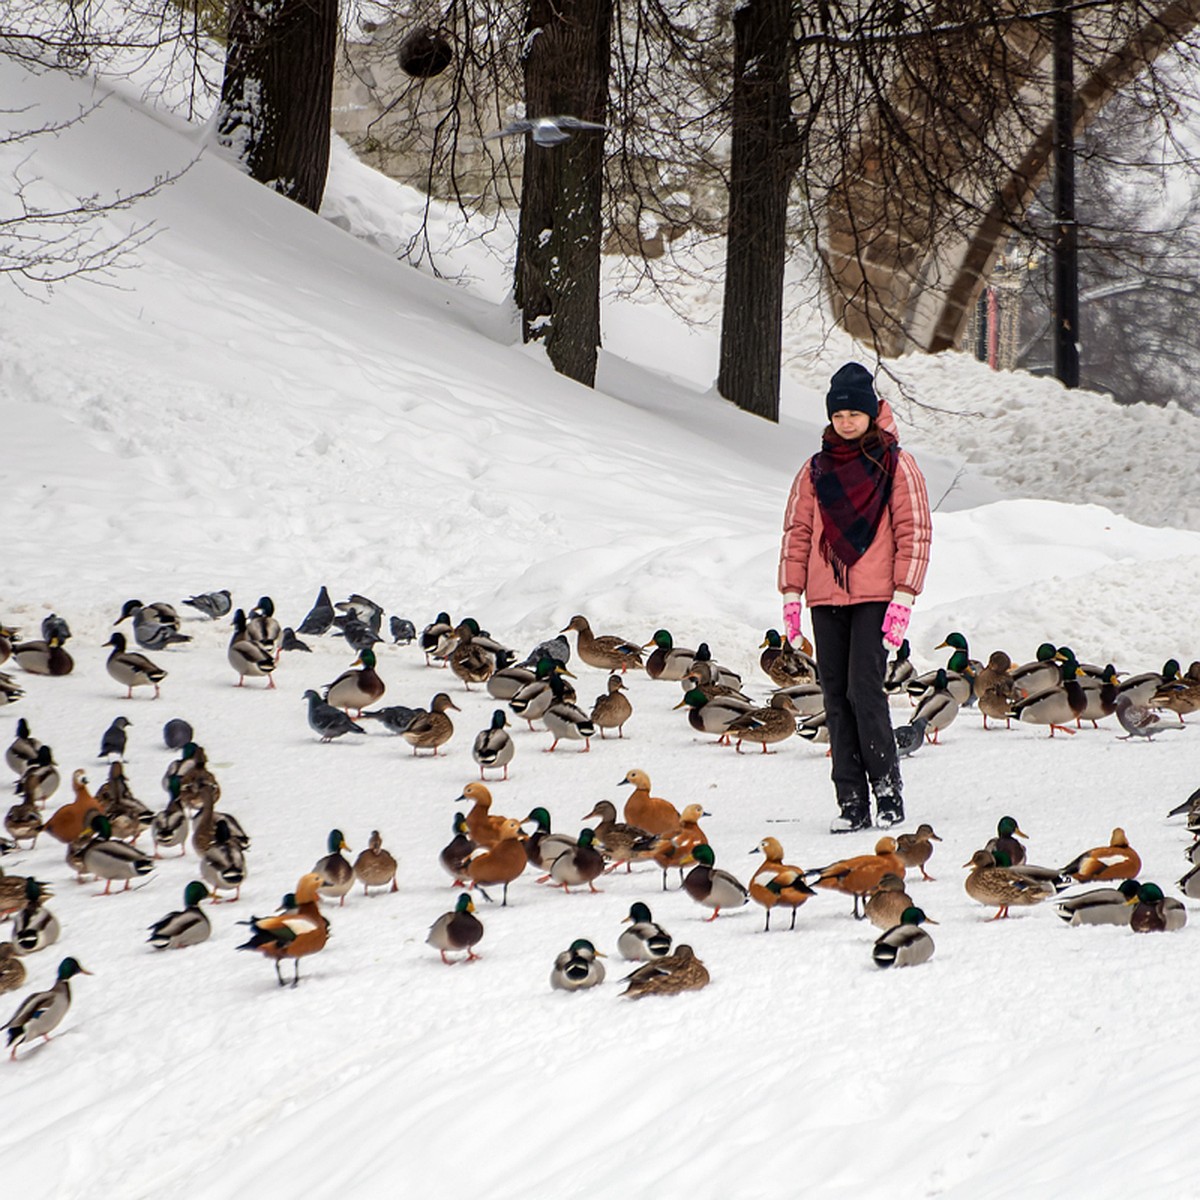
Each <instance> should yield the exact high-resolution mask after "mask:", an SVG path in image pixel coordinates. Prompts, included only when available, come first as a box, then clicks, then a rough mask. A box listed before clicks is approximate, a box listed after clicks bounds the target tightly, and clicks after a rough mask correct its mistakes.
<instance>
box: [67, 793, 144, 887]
mask: <svg viewBox="0 0 1200 1200" xmlns="http://www.w3.org/2000/svg"><path fill="white" fill-rule="evenodd" d="M88 826H89V828H90V829H91V833H92V836H91V838H90V839H89V840H88V841H85V842H84V844H83V845H82V847H80V850H79V862H80V864H82V866H83V870H84V871H86V874H88V875H95V876H96V877H97V878H101V880H103V881H104V890H103V892H102V893H100V894H101V895H106V896H107V895H108V894H109V890H110V889H112V886H113V882H114V881H115V880H124V881H125V887H124V888H122V889H121V890H122V892H128V889H130V882H131V881H132V880H136V878H140V877H142V876H144V875H149V874H150V872H151V871H152V870H154V868H155V862H154V859H152V858H151V857H150V856H149V854H146V853H144V852H143V851H140V850H138V848H137V846H131V845H128V842H124V841H118V840H116V839H115V838H114V836H113V827H112V824H110V822H109V820H108V817H106V816H104V815H103V814H101V812H98V811H97V812H94V814H92V815H91V817H90V820H89V822H88Z"/></svg>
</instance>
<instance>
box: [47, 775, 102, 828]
mask: <svg viewBox="0 0 1200 1200" xmlns="http://www.w3.org/2000/svg"><path fill="white" fill-rule="evenodd" d="M87 783H88V780H87V776H86V775H85V774H84V773H83V771H76V772H75V773H74V774H73V775H72V776H71V787H72V788H73V789H74V791H75V799H74V800H72V801H71V802H70V803H69V804H64V805H63V806H62V807H61V808H60V809H58V810H57V811H56V812H55V813H54V815H53V816H52V817H50V819H49V820H48V821H47V822H46V825H45V831H46V832H47V833H48V834H49V835H50V836H51V837H53V838H57V839H58V840H59V841H60V842H63V843H64V844H66V845H70V844H71V842H74V841H77V840H78V839H79V837H80V836H81V835H82V834H83V831H84V830H85V829H86V828H87V827H88V821H89V820H90V819H91V816H92V814H93V813H98V812H100V805H99V804H98V803H97V801H96V798H95V797H94V796H93V795H92V793H91V792H89V791H88V786H87Z"/></svg>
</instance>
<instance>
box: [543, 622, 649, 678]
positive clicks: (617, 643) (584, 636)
mask: <svg viewBox="0 0 1200 1200" xmlns="http://www.w3.org/2000/svg"><path fill="white" fill-rule="evenodd" d="M562 632H563V633H575V634H577V635H578V643H577V644H578V648H579V657H580V658H581V659H582V660H583V661H584V662H585V663H587V665H588V666H589V667H599V668H600V669H601V670H602V671H621V672H625V671H628V670H629V669H630V668H633V669H635V670H636V669H637V668H638V667H640V666H641V665H642V648H641V647H640V646H639V645H638V644H637V643H636V642H631V641H630V640H629V639H628V638H623V637H619V636H617V635H616V634H603V635H601V636H599V637H597V636H596V634H594V633H593V632H592V627H591V625H590V624H589V623H588V619H587V617H585V616H583V615H582V614H576V615H575V616H573V617H572V618H571V620H570V621H569V622H568V623H567V626H566V628H565V629H563V630H562Z"/></svg>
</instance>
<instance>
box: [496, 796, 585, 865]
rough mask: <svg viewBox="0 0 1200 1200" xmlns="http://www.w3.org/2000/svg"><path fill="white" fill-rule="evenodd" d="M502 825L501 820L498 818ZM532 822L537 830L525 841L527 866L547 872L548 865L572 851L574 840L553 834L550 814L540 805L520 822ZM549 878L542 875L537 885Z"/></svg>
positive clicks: (566, 835)
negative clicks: (564, 852)
mask: <svg viewBox="0 0 1200 1200" xmlns="http://www.w3.org/2000/svg"><path fill="white" fill-rule="evenodd" d="M498 819H499V820H500V821H501V823H503V818H502V817H501V818H498ZM531 821H532V822H533V823H534V824H535V825H536V826H537V828H536V829H535V830H534V831H533V833H531V834H530V835H529V836H528V837H527V838H526V839H525V857H526V858H527V859H529V865H530V866H531V867H534V868H535V869H537V870H538V871H547V872H548V871H549V870H550V864H551V863H552V862H553V861H554V860H555V859H556V858H557V857H558V856H559V855H560V854H561V853H562V852H563V851H564V850H573V849H574V848H575V845H576V840H575V838H573V837H571V836H570V835H569V834H566V833H554V832H552V830H551V829H550V813H549V811H548V810H547V809H545V808H542V807H541V806H540V805H539V806H538V807H537V808H534V809H531V810H530V813H529V816H527V817H526V818H525V820H523V821H522V822H521V824H522V825H528V824H529V823H530V822H531ZM549 878H550V876H549V875H548V874H547V875H543V876H542V878H541V879H539V880H538V882H539V883H544V882H545V881H546V880H547V879H549Z"/></svg>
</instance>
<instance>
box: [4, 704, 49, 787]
mask: <svg viewBox="0 0 1200 1200" xmlns="http://www.w3.org/2000/svg"><path fill="white" fill-rule="evenodd" d="M41 748H42V743H41V742H39V741H38V740H37V738H35V737H34V736H33V734H32V733H31V732H30V730H29V722H28V721H27V720H25V718H24V717H21V718H20V720H18V721H17V732H16V737H14V738H13V740H12V742H11V743H9V747H8V749H7V750H5V752H4V761H5V762H6V763H8V767H9V770H11V771H13V772H15V773H16V774H17V775H24V774H25V772H26V771H28V770H29V768H30V767H31V766H33V764H34V763H35V762H37V757H38V751H39V750H40V749H41Z"/></svg>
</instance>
